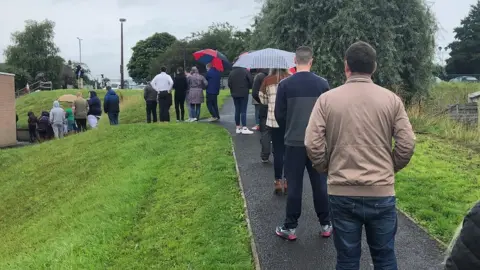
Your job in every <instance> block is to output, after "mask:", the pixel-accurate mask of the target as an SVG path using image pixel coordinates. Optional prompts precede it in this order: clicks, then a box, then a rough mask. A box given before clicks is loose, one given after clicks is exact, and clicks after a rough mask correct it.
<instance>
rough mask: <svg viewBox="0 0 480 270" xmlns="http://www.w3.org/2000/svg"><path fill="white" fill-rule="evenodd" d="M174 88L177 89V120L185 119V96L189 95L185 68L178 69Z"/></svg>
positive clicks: (175, 98) (175, 99)
mask: <svg viewBox="0 0 480 270" xmlns="http://www.w3.org/2000/svg"><path fill="white" fill-rule="evenodd" d="M173 88H174V89H175V96H174V98H173V99H174V101H175V114H176V115H177V122H180V121H182V122H183V121H184V120H185V98H186V96H187V90H188V82H187V76H186V75H185V72H184V71H183V68H181V67H179V68H178V69H177V74H176V76H175V79H174V80H173Z"/></svg>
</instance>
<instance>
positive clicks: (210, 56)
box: [193, 49, 232, 71]
mask: <svg viewBox="0 0 480 270" xmlns="http://www.w3.org/2000/svg"><path fill="white" fill-rule="evenodd" d="M193 57H194V58H195V60H197V61H198V62H200V63H202V64H205V65H206V64H208V63H211V64H212V67H214V68H216V69H217V70H218V71H224V70H225V69H229V68H232V64H231V63H230V62H229V61H228V59H227V57H226V56H225V55H224V54H223V53H221V52H219V51H216V50H212V49H205V50H201V51H198V52H194V53H193Z"/></svg>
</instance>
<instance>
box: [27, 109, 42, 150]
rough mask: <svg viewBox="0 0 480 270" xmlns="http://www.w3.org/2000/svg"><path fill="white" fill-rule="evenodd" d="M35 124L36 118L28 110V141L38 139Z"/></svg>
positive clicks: (36, 122)
mask: <svg viewBox="0 0 480 270" xmlns="http://www.w3.org/2000/svg"><path fill="white" fill-rule="evenodd" d="M37 124H38V119H37V117H36V116H35V114H34V113H33V112H28V133H29V134H30V142H31V143H33V142H35V141H38V142H40V141H39V140H38V136H37Z"/></svg>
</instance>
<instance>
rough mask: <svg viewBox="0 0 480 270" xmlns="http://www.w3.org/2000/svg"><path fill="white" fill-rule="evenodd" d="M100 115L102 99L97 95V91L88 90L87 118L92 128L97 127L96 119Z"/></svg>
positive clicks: (98, 118)
mask: <svg viewBox="0 0 480 270" xmlns="http://www.w3.org/2000/svg"><path fill="white" fill-rule="evenodd" d="M100 116H102V101H100V99H99V98H98V96H97V92H95V91H90V98H89V99H88V112H87V120H88V123H89V124H90V126H91V127H92V128H96V127H97V123H98V120H100Z"/></svg>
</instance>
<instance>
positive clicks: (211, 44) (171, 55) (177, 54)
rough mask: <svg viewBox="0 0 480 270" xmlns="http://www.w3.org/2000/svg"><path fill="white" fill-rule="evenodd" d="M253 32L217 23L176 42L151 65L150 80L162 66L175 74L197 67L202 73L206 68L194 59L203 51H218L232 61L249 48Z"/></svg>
mask: <svg viewBox="0 0 480 270" xmlns="http://www.w3.org/2000/svg"><path fill="white" fill-rule="evenodd" d="M251 34H252V32H251V31H250V30H249V29H247V30H245V31H240V30H238V29H237V28H235V27H234V26H232V25H230V24H229V23H216V24H213V25H211V26H210V27H209V28H208V29H207V30H206V31H201V32H196V33H193V34H192V35H191V36H190V37H188V38H186V40H188V41H186V40H180V41H176V42H174V43H173V44H172V45H171V46H170V47H169V48H167V49H166V50H165V52H164V53H162V54H160V55H159V56H158V57H157V58H156V59H155V60H154V61H153V62H152V64H151V65H150V78H152V77H153V76H155V75H156V74H157V73H158V72H159V70H160V67H161V66H165V67H167V69H168V70H169V72H174V71H175V70H176V69H177V68H178V67H183V66H184V58H185V65H186V67H192V66H197V67H198V68H199V69H200V71H201V72H203V71H204V70H205V67H204V66H203V65H201V64H200V63H199V62H197V61H195V59H194V58H193V55H192V54H193V53H194V52H196V51H199V50H203V49H213V50H218V51H220V52H222V53H223V54H225V56H226V57H227V58H228V59H229V60H230V61H232V60H233V59H234V58H235V57H237V56H238V55H239V54H240V53H242V52H244V51H246V50H247V49H248V47H249V40H250V36H251ZM184 56H185V57H184Z"/></svg>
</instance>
